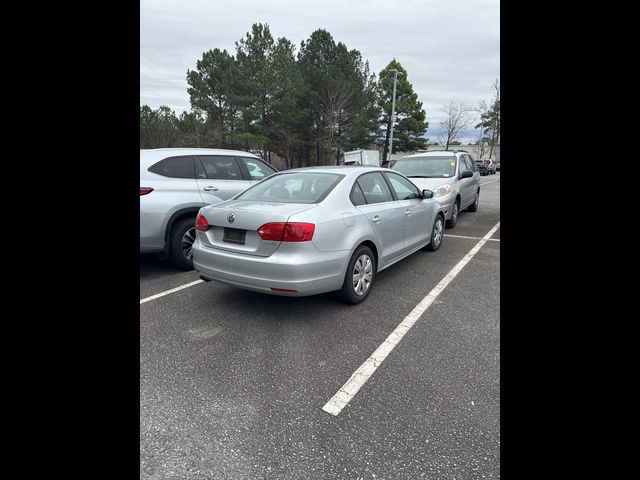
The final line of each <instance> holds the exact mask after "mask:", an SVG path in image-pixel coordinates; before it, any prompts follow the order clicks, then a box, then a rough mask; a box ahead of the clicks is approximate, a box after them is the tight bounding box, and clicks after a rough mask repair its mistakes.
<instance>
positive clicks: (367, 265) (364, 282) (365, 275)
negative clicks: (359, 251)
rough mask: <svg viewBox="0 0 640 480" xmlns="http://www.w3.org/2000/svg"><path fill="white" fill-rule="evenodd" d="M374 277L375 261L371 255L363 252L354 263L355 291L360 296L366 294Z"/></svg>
mask: <svg viewBox="0 0 640 480" xmlns="http://www.w3.org/2000/svg"><path fill="white" fill-rule="evenodd" d="M372 278H373V262H372V261H371V258H369V255H366V254H363V255H360V257H358V260H356V263H355V264H354V265H353V291H354V292H355V293H356V295H358V296H362V295H365V294H366V293H367V291H369V288H370V287H371V279H372Z"/></svg>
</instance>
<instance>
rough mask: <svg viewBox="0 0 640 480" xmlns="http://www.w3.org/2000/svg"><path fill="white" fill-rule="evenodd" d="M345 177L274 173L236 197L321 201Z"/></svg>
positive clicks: (334, 174)
mask: <svg viewBox="0 0 640 480" xmlns="http://www.w3.org/2000/svg"><path fill="white" fill-rule="evenodd" d="M343 178H344V175H339V174H337V173H319V172H298V173H294V172H292V173H281V174H277V175H273V176H271V177H269V178H267V179H265V180H263V181H262V182H260V183H258V184H256V185H254V186H253V187H251V188H249V189H248V190H245V191H244V192H242V193H241V194H239V195H237V196H236V197H235V198H237V199H239V200H258V201H262V202H278V203H319V202H321V201H322V200H324V198H325V197H326V196H327V195H329V193H330V192H331V190H333V188H334V187H335V186H336V185H337V184H338V182H340V180H342V179H343Z"/></svg>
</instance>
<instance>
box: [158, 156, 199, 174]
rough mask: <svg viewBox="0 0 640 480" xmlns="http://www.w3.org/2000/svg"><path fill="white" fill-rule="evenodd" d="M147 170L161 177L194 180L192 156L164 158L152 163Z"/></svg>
mask: <svg viewBox="0 0 640 480" xmlns="http://www.w3.org/2000/svg"><path fill="white" fill-rule="evenodd" d="M147 170H148V171H149V172H153V173H157V174H158V175H162V176H163V177H170V178H196V174H195V171H194V169H193V157H192V156H186V157H169V158H165V159H164V160H160V161H159V162H158V163H154V164H153V165H151V166H150V167H149V168H148V169H147Z"/></svg>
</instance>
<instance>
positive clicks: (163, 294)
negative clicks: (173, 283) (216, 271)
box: [140, 280, 203, 305]
mask: <svg viewBox="0 0 640 480" xmlns="http://www.w3.org/2000/svg"><path fill="white" fill-rule="evenodd" d="M199 283H203V281H202V280H196V281H195V282H191V283H187V284H185V285H180V286H179V287H176V288H172V289H171V290H165V291H164V292H160V293H156V294H155V295H151V296H150V297H146V298H143V299H142V300H140V305H142V304H143V303H145V302H149V301H151V300H155V299H156V298H160V297H164V296H165V295H169V294H170V293H173V292H177V291H179V290H184V289H185V288H189V287H193V286H194V285H197V284H199Z"/></svg>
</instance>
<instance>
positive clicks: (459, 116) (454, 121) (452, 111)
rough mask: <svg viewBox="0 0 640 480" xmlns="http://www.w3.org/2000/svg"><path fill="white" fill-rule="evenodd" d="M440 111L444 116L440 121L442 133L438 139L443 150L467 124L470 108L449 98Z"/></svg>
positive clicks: (447, 148) (447, 147)
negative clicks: (449, 100)
mask: <svg viewBox="0 0 640 480" xmlns="http://www.w3.org/2000/svg"><path fill="white" fill-rule="evenodd" d="M442 111H443V112H444V114H445V116H446V118H445V119H444V120H442V121H441V122H440V125H441V127H442V130H443V131H444V134H443V135H441V136H440V137H439V139H438V140H439V142H440V145H442V146H443V147H444V149H445V150H449V145H451V142H453V141H454V140H455V139H456V137H457V136H458V135H459V134H460V132H461V131H462V130H463V129H464V128H465V127H466V126H467V125H469V121H470V120H471V119H470V117H469V112H470V111H471V110H470V109H469V108H468V107H466V106H465V105H463V104H462V103H456V102H455V101H454V100H451V102H449V104H447V105H444V106H443V107H442Z"/></svg>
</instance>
